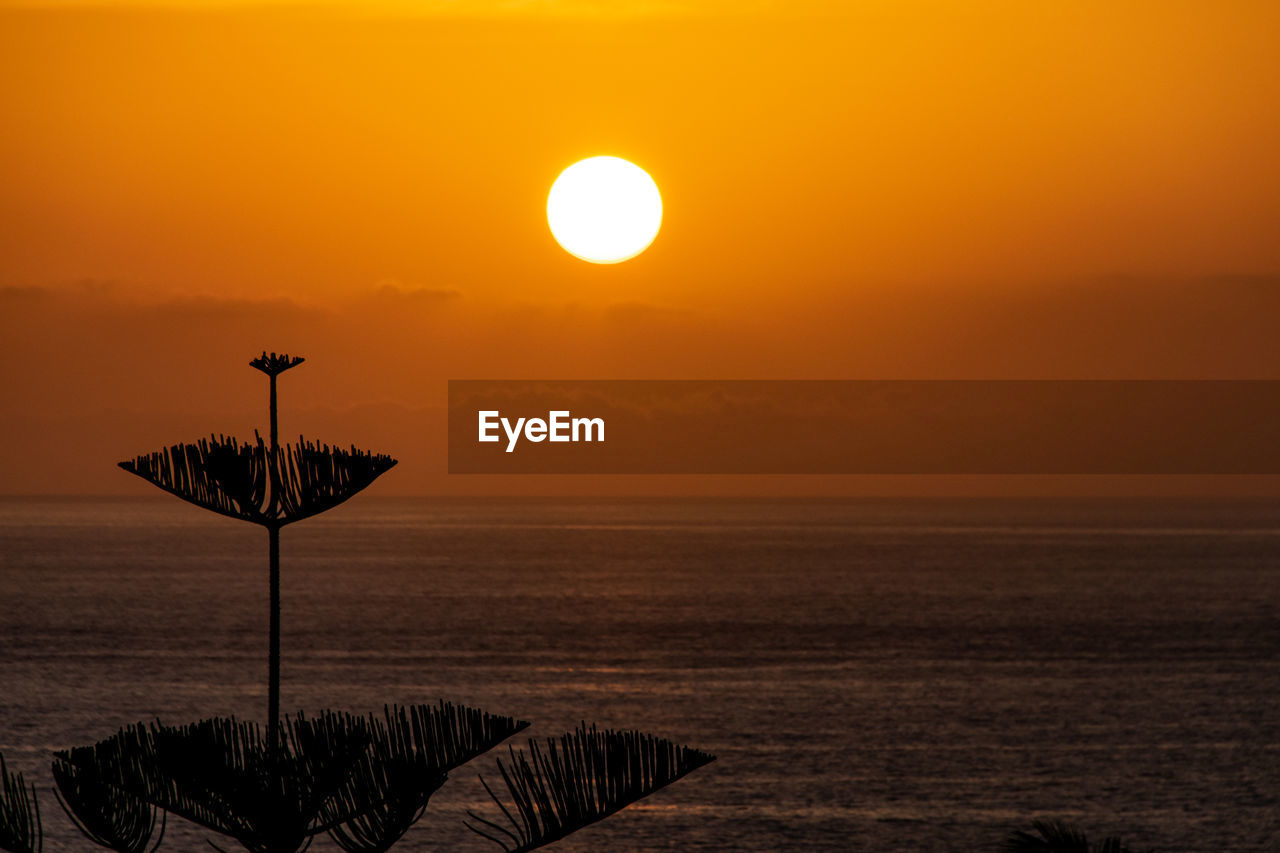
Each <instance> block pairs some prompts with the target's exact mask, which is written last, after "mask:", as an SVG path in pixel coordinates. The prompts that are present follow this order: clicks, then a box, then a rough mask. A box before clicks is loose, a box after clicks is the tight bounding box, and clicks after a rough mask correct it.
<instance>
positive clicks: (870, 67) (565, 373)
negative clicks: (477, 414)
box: [0, 0, 1280, 493]
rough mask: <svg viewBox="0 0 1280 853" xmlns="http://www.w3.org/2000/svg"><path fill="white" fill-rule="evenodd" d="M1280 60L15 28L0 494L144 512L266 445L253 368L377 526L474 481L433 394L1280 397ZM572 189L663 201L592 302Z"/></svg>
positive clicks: (1065, 22)
mask: <svg viewBox="0 0 1280 853" xmlns="http://www.w3.org/2000/svg"><path fill="white" fill-rule="evenodd" d="M1278 42H1280V6H1277V5H1276V4H1273V3H1266V2H1235V3H1231V2H1222V3H1207V2H1188V3H1180V2H1151V3H1125V2H1096V3H1095V2H1082V3H1026V2H987V3H958V2H957V3H943V2H911V0H904V2H887V0H874V2H866V3H857V2H840V3H830V4H824V3H819V2H798V3H781V2H779V3H767V2H759V3H744V2H735V3H730V2H723V1H722V0H717V1H716V2H702V3H693V2H689V3H681V2H634V3H631V2H627V0H618V2H614V3H602V2H589V0H572V2H570V0H565V2H557V0H545V2H529V3H514V2H498V0H454V2H443V0H430V2H422V3H410V2H404V0H395V2H386V3H381V4H379V3H377V2H374V3H367V2H362V3H351V4H350V5H344V4H342V3H331V4H302V3H282V4H275V5H271V6H267V5H256V4H249V3H243V2H234V0H227V2H221V3H212V2H203V3H196V2H190V3H184V2H177V0H174V2H146V3H135V4H113V3H93V2H89V3H81V4H61V3H59V4H48V3H46V4H13V3H8V4H0V108H2V109H3V116H4V132H3V133H0V168H3V170H4V171H3V181H2V184H3V188H4V189H3V192H0V335H2V337H0V382H2V383H3V387H4V389H5V394H4V403H3V406H4V419H3V424H0V440H3V442H4V446H5V447H6V449H5V450H4V451H2V452H0V491H4V492H9V493H25V492H37V491H39V492H82V491H83V492H104V491H119V492H126V493H145V487H144V486H143V487H140V486H137V485H135V484H134V483H133V482H131V481H130V480H129V478H127V477H126V476H125V475H123V474H121V473H119V472H117V471H116V470H115V469H114V468H113V463H114V462H115V461H116V460H118V459H122V458H125V457H126V456H130V455H132V454H134V453H137V452H141V451H144V450H150V449H153V446H158V445H159V444H161V443H164V442H166V441H170V442H171V441H178V440H183V439H190V438H195V437H197V436H198V435H200V434H201V433H202V432H206V431H208V430H218V431H235V432H238V433H241V434H243V433H245V432H247V431H249V430H251V429H252V428H253V426H255V425H259V424H260V423H261V412H260V408H261V405H260V404H261V397H262V396H263V394H262V390H263V389H262V388H261V387H260V386H261V384H262V383H261V382H260V381H259V380H260V377H259V376H258V375H257V374H254V373H253V372H252V371H251V370H249V368H248V367H246V366H244V362H245V361H247V359H248V358H249V357H251V356H252V355H253V354H255V353H256V352H258V351H260V350H262V349H263V348H264V347H266V348H268V349H289V350H296V351H299V352H301V353H303V354H304V355H306V356H308V359H309V364H308V365H307V366H306V367H305V368H303V369H301V370H298V371H295V372H293V373H291V374H290V375H289V376H288V377H287V378H286V380H284V382H285V383H286V384H284V385H283V386H282V387H283V388H284V390H285V393H286V403H285V405H286V407H287V408H286V412H287V416H286V417H287V419H286V421H285V423H283V424H282V428H284V429H285V430H286V431H289V430H293V431H295V432H296V431H300V430H305V431H306V432H307V433H308V434H309V435H310V434H315V435H316V436H317V437H319V438H326V439H327V438H333V439H336V440H339V441H355V442H358V443H360V444H362V445H366V446H370V447H374V448H376V449H379V450H385V451H387V452H390V453H393V454H394V455H397V456H399V457H400V458H401V459H402V460H403V461H404V463H405V464H404V465H402V466H401V468H398V469H397V470H396V472H395V473H394V475H388V478H386V487H385V489H384V491H387V492H388V493H390V492H395V491H400V492H404V493H414V492H424V491H433V492H436V491H443V492H449V491H476V490H481V491H483V490H484V489H485V488H492V487H493V481H485V482H487V483H488V485H485V484H484V483H477V482H476V481H474V480H472V481H468V482H456V481H455V482H450V481H449V480H448V479H447V478H445V477H443V476H442V474H441V473H440V472H441V471H442V470H443V465H444V450H443V446H442V444H441V437H442V435H443V408H442V407H443V404H444V393H445V384H444V383H445V380H447V379H449V378H535V377H536V378H556V379H561V378H613V377H619V378H694V377H696V378H781V377H798V378H800V377H802V378H900V377H939V378H943V377H984V378H996V377H1010V376H1016V377H1041V376H1043V377H1055V378H1061V377H1162V378H1182V377H1185V378H1203V377H1241V378H1280V343H1278V342H1277V340H1276V339H1277V337H1280V336H1277V335H1275V333H1274V328H1275V326H1276V323H1275V318H1276V317H1277V316H1280V239H1277V235H1280V158H1278V157H1277V156H1276V153H1275V152H1276V151H1280V58H1278V57H1280V53H1278V52H1277V51H1276V50H1275V45H1276V44H1277V43H1278ZM594 154H615V155H618V156H622V157H626V158H628V159H631V160H634V161H635V162H637V163H638V164H640V165H641V166H643V167H644V168H645V169H646V170H648V171H649V172H650V174H652V175H653V177H654V178H655V179H656V180H657V182H658V185H659V186H660V188H661V190H662V192H663V196H664V202H665V205H666V215H665V220H664V227H663V231H662V233H661V234H660V235H659V237H658V239H657V241H656V242H655V243H654V245H653V246H652V247H651V248H650V249H649V250H648V251H647V252H645V253H644V254H642V255H641V256H640V257H638V258H636V259H634V260H632V261H629V262H627V263H625V264H621V265H618V266H616V267H601V266H595V265H590V264H586V263H583V262H581V261H578V260H576V259H574V258H572V257H571V256H569V255H568V254H566V253H565V252H563V251H562V250H561V249H560V248H559V247H558V246H557V245H556V244H555V242H554V241H553V240H552V238H551V237H550V234H549V232H548V230H547V227H546V222H545V217H544V214H543V205H544V203H545V194H546V191H547V189H548V187H549V186H550V183H551V181H552V180H553V179H554V178H555V176H556V175H557V174H558V172H559V171H560V170H561V169H563V168H564V167H565V166H567V165H568V164H570V163H572V162H574V161H575V160H578V159H581V158H583V157H586V156H591V155H594ZM289 419H292V420H293V422H294V424H296V425H291V423H290V420H289ZM393 481H394V482H393ZM687 486H688V484H683V485H680V486H679V487H678V489H682V488H685V487H687ZM811 486H813V483H812V482H807V483H806V482H801V481H795V482H792V483H787V484H783V483H779V482H778V481H770V482H769V483H767V484H765V485H763V486H761V487H760V488H763V489H765V490H766V491H767V490H769V489H772V488H775V487H776V488H778V489H781V490H784V491H785V490H788V489H790V490H801V491H803V490H805V489H807V488H810V487H811ZM502 487H503V488H506V486H505V485H504V486H502ZM649 487H650V486H645V487H644V488H649ZM846 487H847V488H849V489H851V490H853V491H857V490H859V489H863V488H872V489H873V490H884V489H889V490H893V489H896V488H900V487H901V486H900V484H899V485H896V486H895V485H886V484H885V483H876V484H873V485H872V486H867V485H866V484H861V485H860V484H854V483H852V481H841V483H840V484H837V485H835V486H832V485H831V484H821V485H820V487H818V488H819V490H831V489H835V490H837V491H839V490H842V489H844V488H846ZM379 488H380V489H383V484H379ZM514 488H521V489H532V490H534V491H537V490H539V489H540V488H541V489H547V488H550V489H553V490H554V489H561V488H572V489H576V490H579V491H587V492H590V491H598V490H601V489H602V488H605V487H603V486H602V485H601V484H600V483H599V482H596V483H587V484H583V483H581V482H577V483H575V484H572V485H571V486H565V485H564V484H562V483H552V482H551V481H545V482H544V483H542V484H533V485H523V484H521V485H518V486H516V487H514ZM607 488H608V489H614V488H615V485H608V486H607ZM616 488H621V489H623V490H624V491H625V490H626V489H627V488H630V487H629V486H625V485H624V486H620V487H616ZM652 488H659V489H660V488H661V486H660V485H659V486H652ZM706 488H709V489H712V490H715V489H719V488H726V487H723V486H722V485H717V486H714V487H713V486H707V487H706ZM981 488H988V486H982V487H981ZM981 488H980V489H979V490H981ZM678 489H677V490H678ZM140 490H141V491H140Z"/></svg>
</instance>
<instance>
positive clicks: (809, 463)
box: [449, 380, 1280, 474]
mask: <svg viewBox="0 0 1280 853" xmlns="http://www.w3.org/2000/svg"><path fill="white" fill-rule="evenodd" d="M449 471H450V473H455V474H482V473H487V474H496V473H502V474H513V473H528V474H566V473H568V474H655V473H656V474H1280V382H1277V381H1254V380H1239V381H1236V380H1223V381H1216V380H1215V381H1189V380H1116V381H1102V380H1096V381H1095V380H1061V381H1058V380H1050V381H1020V380H1010V381H1005V380H972V381H951V380H938V381H896V380H885V381H878V380H865V381H864V380H850V381H818V380H815V381H771V380H759V381H757V380H741V381H738V380H729V381H679V380H652V381H650V380H644V381H605V380H599V381H470V380H467V381H451V382H450V383H449Z"/></svg>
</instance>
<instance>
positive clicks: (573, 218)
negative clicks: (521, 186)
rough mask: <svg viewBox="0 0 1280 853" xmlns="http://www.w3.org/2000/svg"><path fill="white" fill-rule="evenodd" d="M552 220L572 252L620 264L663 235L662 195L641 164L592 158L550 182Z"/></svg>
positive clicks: (549, 213) (549, 221)
mask: <svg viewBox="0 0 1280 853" xmlns="http://www.w3.org/2000/svg"><path fill="white" fill-rule="evenodd" d="M547 224H548V225H550V226H551V233H552V234H553V235H554V236H555V238H556V242H558V243H559V244H560V245H561V246H563V247H564V250H565V251H566V252H568V253H569V254H571V255H574V256H575V257H579V258H582V260H584V261H590V262H591V263H593V264H616V263H619V262H620V261H625V260H627V259H629V258H634V257H635V256H636V255H638V254H640V253H641V252H643V251H644V250H645V249H647V248H649V244H650V243H652V242H653V238H654V237H657V236H658V228H659V227H661V225H662V196H661V195H659V194H658V185H657V184H655V183H654V182H653V178H651V177H649V174H648V172H646V171H645V170H644V169H641V168H640V167H639V166H637V165H636V164H634V163H629V162H627V161H626V160H623V159H621V158H620V157H589V158H587V159H586V160H580V161H578V162H577V163H574V164H573V165H572V166H570V167H569V168H567V169H565V170H564V171H563V172H561V173H560V177H558V178H556V182H555V183H554V184H552V185H551V193H550V195H548V196H547Z"/></svg>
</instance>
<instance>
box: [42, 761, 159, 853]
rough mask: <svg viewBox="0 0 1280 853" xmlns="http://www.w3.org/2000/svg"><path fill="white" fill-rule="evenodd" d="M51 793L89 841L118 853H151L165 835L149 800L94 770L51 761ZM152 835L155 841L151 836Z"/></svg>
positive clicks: (155, 810)
mask: <svg viewBox="0 0 1280 853" xmlns="http://www.w3.org/2000/svg"><path fill="white" fill-rule="evenodd" d="M53 780H54V782H55V783H56V784H57V786H58V787H57V788H56V789H55V790H54V795H55V796H56V797H57V798H58V804H59V805H60V806H62V810H63V811H64V812H66V813H67V817H69V818H71V822H72V823H74V824H75V826H76V828H77V829H79V830H80V832H81V833H83V834H84V836H85V837H86V838H88V839H89V840H90V841H92V842H94V843H95V844H98V845H100V846H102V847H106V848H107V849H109V850H115V851H118V853H148V846H150V850H151V851H152V853H154V851H155V850H156V849H157V848H158V847H159V846H160V842H161V840H162V839H163V838H164V826H165V818H164V814H165V813H164V812H160V815H159V821H160V832H159V833H158V834H157V833H156V820H157V814H156V812H157V811H159V810H158V809H157V808H156V807H155V806H154V805H152V804H151V803H148V802H145V801H143V800H140V799H138V798H137V797H135V796H134V795H133V794H130V793H128V792H126V791H124V790H123V789H121V788H118V787H116V786H115V785H113V784H109V783H107V782H105V781H104V780H103V779H102V778H101V777H100V776H99V775H98V773H97V772H96V770H92V769H89V768H85V767H78V766H76V765H74V764H71V763H69V762H66V761H62V760H56V761H54V763H53ZM153 835H155V843H154V844H152V842H151V838H152V836H153Z"/></svg>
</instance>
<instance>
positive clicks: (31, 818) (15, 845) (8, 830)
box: [0, 755, 44, 853]
mask: <svg viewBox="0 0 1280 853" xmlns="http://www.w3.org/2000/svg"><path fill="white" fill-rule="evenodd" d="M43 846H44V833H43V831H42V829H41V825H40V802H39V800H37V799H36V788H35V786H34V785H32V786H31V787H30V788H28V787H27V784H26V782H24V781H23V779H22V774H21V773H10V772H9V769H8V768H7V767H5V764H4V756H3V755H0V850H8V851H10V853H40V850H41V848H42V847H43Z"/></svg>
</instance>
